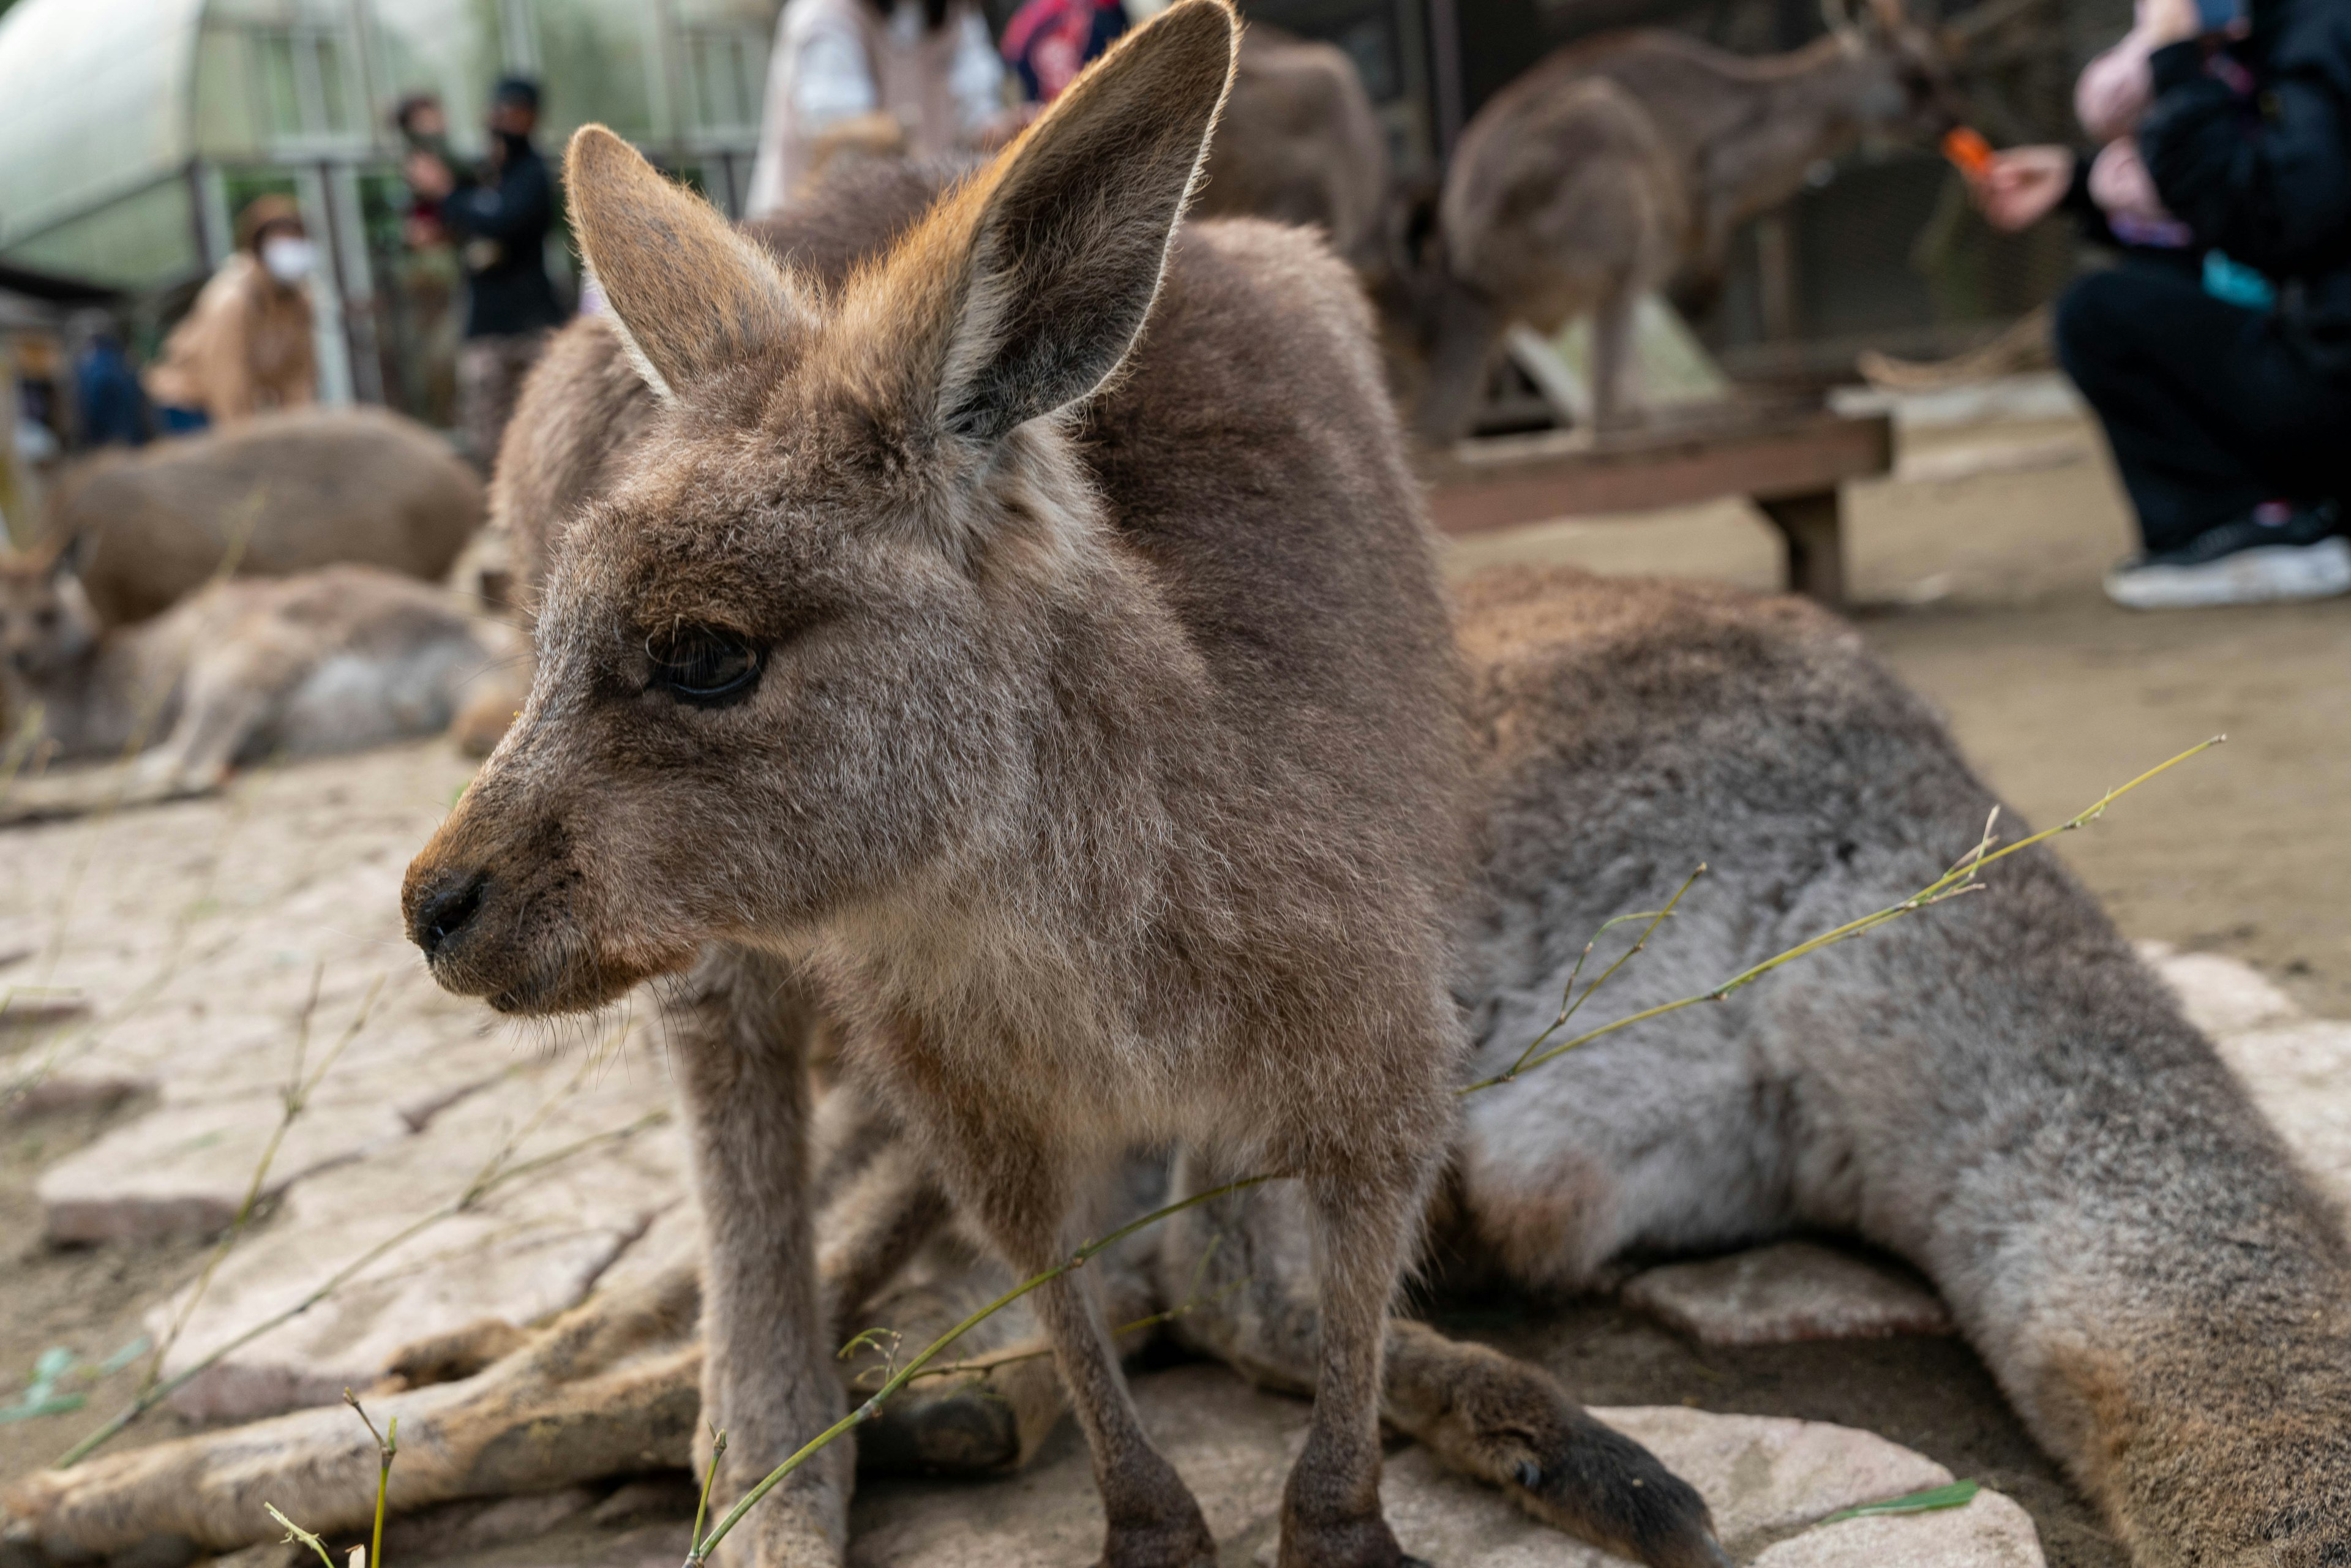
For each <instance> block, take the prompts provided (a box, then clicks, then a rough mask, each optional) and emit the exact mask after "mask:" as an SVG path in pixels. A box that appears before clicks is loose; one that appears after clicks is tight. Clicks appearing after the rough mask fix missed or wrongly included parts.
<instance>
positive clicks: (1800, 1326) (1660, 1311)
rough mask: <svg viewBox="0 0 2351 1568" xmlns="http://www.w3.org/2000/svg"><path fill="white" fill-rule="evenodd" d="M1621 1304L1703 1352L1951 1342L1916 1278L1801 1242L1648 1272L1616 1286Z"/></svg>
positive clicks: (1939, 1307) (1938, 1309)
mask: <svg viewBox="0 0 2351 1568" xmlns="http://www.w3.org/2000/svg"><path fill="white" fill-rule="evenodd" d="M1625 1303H1626V1304H1627V1305H1628V1306H1633V1307H1637V1308H1638V1309H1640V1310H1641V1311H1642V1312H1646V1313H1648V1314H1649V1315H1650V1316H1651V1317H1654V1318H1656V1319H1658V1320H1659V1321H1661V1322H1665V1323H1666V1324H1667V1325H1668V1326H1670V1327H1672V1328H1676V1329H1678V1330H1680V1331H1681V1332H1682V1333H1686V1334H1688V1335H1690V1336H1691V1337H1692V1338H1694V1339H1697V1340H1698V1341H1699V1342H1701V1343H1706V1344H1785V1343H1791V1342H1792V1341H1796V1340H1808V1339H1883V1338H1886V1337H1888V1336H1890V1335H1893V1334H1945V1333H1950V1332H1951V1319H1950V1314H1949V1312H1946V1311H1945V1310H1944V1308H1943V1302H1942V1300H1941V1298H1939V1297H1938V1296H1937V1295H1936V1294H1935V1292H1934V1291H1932V1290H1930V1289H1928V1286H1927V1285H1926V1283H1925V1282H1924V1281H1921V1280H1920V1279H1919V1278H1918V1277H1917V1275H1916V1274H1912V1273H1910V1272H1908V1271H1907V1270H1896V1269H1895V1268H1892V1267H1890V1266H1887V1265H1885V1264H1881V1263H1876V1262H1874V1261H1872V1260H1869V1259H1866V1258H1861V1257H1857V1256H1855V1255H1854V1254H1852V1253H1849V1252H1842V1251H1838V1250H1836V1249H1833V1248H1828V1247H1823V1246H1820V1245H1817V1244H1816V1243H1813V1242H1810V1241H1783V1242H1780V1243H1778V1244H1776V1245H1773V1246H1770V1247H1756V1248H1751V1249H1749V1250H1747V1251H1744V1252H1734V1253H1731V1254H1730V1255H1729V1256H1728V1257H1723V1258H1709V1259H1707V1260H1704V1261H1701V1262H1696V1263H1668V1264H1666V1265H1664V1266H1663V1267H1661V1268H1656V1269H1650V1270H1645V1271H1644V1272H1642V1273H1639V1274H1635V1276H1633V1278H1632V1279H1631V1280H1629V1281H1626V1282H1625Z"/></svg>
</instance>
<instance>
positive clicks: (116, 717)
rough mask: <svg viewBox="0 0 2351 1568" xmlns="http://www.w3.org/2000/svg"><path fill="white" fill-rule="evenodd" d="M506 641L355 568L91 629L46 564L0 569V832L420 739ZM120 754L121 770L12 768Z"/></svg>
mask: <svg viewBox="0 0 2351 1568" xmlns="http://www.w3.org/2000/svg"><path fill="white" fill-rule="evenodd" d="M521 651H522V641H521V638H520V635H519V634H518V633H517V632H513V631H512V630H510V629H508V628H507V627H505V626H503V625H500V624H497V623H496V622H489V621H486V620H484V619H482V618H481V617H479V616H477V615H475V614H471V613H469V612H468V611H467V608H466V607H465V605H463V604H462V603H460V602H459V601H458V600H457V599H456V597H455V595H452V594H450V593H449V592H447V591H444V590H443V589H440V588H437V587H435V586H434V585H432V584H430V583H423V582H418V581H416V580H413V579H411V578H406V577H402V576H398V575H396V574H394V573H392V572H388V571H382V570H377V569H376V568H373V567H363V566H343V567H329V568H327V569H326V570H321V571H311V572H303V573H299V574H298V575H296V576H292V577H284V578H274V579H261V578H233V579H225V580H217V581H215V582H214V583H213V584H212V585H211V586H210V587H208V588H204V589H203V590H201V591H197V592H196V593H194V594H192V595H190V596H189V597H187V598H186V599H184V600H183V601H181V602H180V603H179V604H178V605H176V606H175V607H173V608H172V609H171V610H168V611H166V612H163V613H162V614H161V615H159V616H156V617H154V618H153V619H152V620H148V621H144V622H140V623H139V624H138V625H135V626H123V627H118V628H115V629H113V630H111V631H109V630H106V629H104V628H102V627H101V626H100V624H99V618H98V616H97V614H96V613H95V612H93V611H92V610H91V608H90V605H89V596H88V595H87V593H86V592H85V591H83V588H82V584H81V582H80V580H79V579H78V577H76V576H75V574H74V572H73V570H72V568H71V566H70V564H69V563H68V560H67V559H66V558H65V557H64V556H63V555H62V554H61V553H57V552H51V553H47V554H43V555H35V556H29V557H28V556H18V557H15V558H10V559H0V734H5V737H7V738H6V740H5V742H0V745H5V747H6V751H7V757H8V763H7V766H6V767H5V768H0V822H8V821H27V820H31V819H36V818H41V817H50V816H60V815H72V814H75V813H78V812H80V811H86V810H99V809H101V808H106V807H111V806H116V805H128V804H137V803H140V802H144V801H153V800H170V799H173V798H175V797H179V796H183V795H193V794H202V793H204V792H205V791H208V790H211V789H218V788H219V787H220V785H221V784H222V783H223V781H225V779H227V777H228V775H229V771H230V769H231V768H234V767H235V766H236V765H237V764H239V763H249V762H255V761H258V760H260V759H262V758H266V757H287V758H298V757H315V756H320V755H324V754H327V753H330V752H340V751H355V750H359V749H360V748H362V747H369V746H380V745H382V744H383V743H384V742H386V741H391V740H398V739H401V738H403V737H409V736H420V735H437V734H439V733H440V732H441V731H442V730H443V729H444V728H446V727H448V724H449V720H450V717H451V716H452V715H453V714H454V713H455V711H456V708H457V706H458V704H459V702H460V701H461V699H462V698H463V697H464V696H465V695H466V691H467V685H468V683H470V682H472V681H474V680H475V679H477V678H478V677H480V676H481V675H482V674H484V673H485V672H486V671H488V670H490V669H491V668H493V667H494V666H496V664H499V663H501V662H502V661H506V660H509V659H513V658H516V657H517V656H519V654H520V653H521ZM97 758H108V759H120V760H121V761H123V762H125V763H127V764H128V765H129V766H128V772H127V773H126V774H124V775H121V776H116V775H113V774H109V773H89V772H82V773H75V774H69V775H66V776H62V777H57V778H27V777H24V774H25V773H26V771H28V770H31V769H35V768H38V767H40V766H43V765H45V764H46V763H47V762H48V761H50V760H63V761H89V760H92V759H97Z"/></svg>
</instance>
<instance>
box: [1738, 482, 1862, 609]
mask: <svg viewBox="0 0 2351 1568" xmlns="http://www.w3.org/2000/svg"><path fill="white" fill-rule="evenodd" d="M1756 505H1757V506H1758V507H1761V508H1762V511H1763V515H1764V516H1765V517H1769V518H1771V524H1772V526H1773V527H1774V528H1778V529H1779V530H1780V534H1781V537H1782V538H1785V539H1786V540H1787V541H1788V588H1789V591H1791V592H1794V593H1801V594H1802V595H1803V596H1804V597H1805V598H1807V599H1812V600H1816V601H1819V602H1821V603H1823V604H1825V605H1828V606H1829V607H1831V608H1832V609H1841V608H1843V607H1844V497H1842V496H1841V495H1839V493H1838V492H1836V491H1834V490H1822V491H1818V492H1816V493H1814V494H1813V495H1809V496H1783V497H1780V498H1779V499H1777V500H1771V501H1758V502H1757V503H1756Z"/></svg>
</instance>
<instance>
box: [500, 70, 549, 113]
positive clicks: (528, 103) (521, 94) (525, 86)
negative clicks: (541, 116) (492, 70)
mask: <svg viewBox="0 0 2351 1568" xmlns="http://www.w3.org/2000/svg"><path fill="white" fill-rule="evenodd" d="M490 101H491V102H492V103H511V104H514V105H517V107H519V108H523V109H527V110H530V111H531V112H532V113H533V114H536V113H538V83H537V82H535V81H533V80H531V79H530V78H528V77H500V78H498V85H497V86H496V87H494V88H492V89H490Z"/></svg>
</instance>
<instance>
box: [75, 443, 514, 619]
mask: <svg viewBox="0 0 2351 1568" xmlns="http://www.w3.org/2000/svg"><path fill="white" fill-rule="evenodd" d="M483 515H484V512H483V497H482V484H481V481H480V480H479V479H477V478H475V476H474V471H473V469H472V468H470V467H468V466H467V465H465V462H464V461H463V460H461V459H460V458H459V457H458V456H457V455H456V454H455V453H454V452H452V451H450V449H449V444H448V443H447V442H445V441H444V440H442V439H441V438H440V437H439V436H437V435H435V434H433V432H431V431H429V430H427V429H425V428H424V427H423V425H421V424H418V423H416V422H415V421H413V420H410V419H403V418H402V417H401V416H400V415H399V414H396V413H392V412H390V411H389V410H386V409H380V408H340V409H316V408H313V409H296V410H291V411H288V412H286V413H266V414H262V415H260V416H258V417H257V418H255V419H251V420H247V421H245V422H243V423H239V424H238V425H237V426H236V427H235V429H232V430H226V431H222V432H219V433H217V434H202V435H193V436H188V437H185V438H183V439H180V440H173V441H164V442H159V443H157V444H154V445H152V446H150V447H148V448H147V449H145V450H144V451H142V452H140V453H138V454H136V455H131V456H123V457H112V456H110V457H105V458H101V459H99V460H98V461H96V462H93V463H90V464H87V465H82V466H81V467H80V468H78V469H77V470H76V471H75V472H74V473H72V474H71V475H69V476H68V478H67V480H66V482H65V484H64V485H63V486H60V487H59V489H58V491H57V494H56V496H55V497H54V498H53V499H52V501H51V503H50V508H49V513H48V517H47V535H46V538H47V542H48V544H49V545H50V546H51V547H53V548H54V547H55V546H57V545H58V544H61V543H64V544H69V545H70V548H71V549H72V550H73V552H74V556H75V560H76V570H77V571H78V574H79V576H80V578H81V583H82V588H83V590H84V591H85V592H86V593H87V594H88V596H89V603H90V607H91V608H92V609H93V610H95V611H96V612H98V616H99V620H100V621H101V622H104V623H105V624H106V625H109V626H120V625H124V624H127V623H129V622H133V621H143V620H145V619H147V618H148V617H149V616H151V615H160V614H162V612H164V611H165V610H168V609H170V608H171V607H172V605H174V604H176V603H178V602H179V601H181V600H182V599H183V598H184V597H186V596H187V595H188V594H190V593H193V592H194V591H196V590H197V589H199V588H202V587H203V586H204V584H205V583H206V582H208V581H210V580H212V579H213V578H214V576H215V575H217V574H218V573H219V572H220V571H222V570H224V568H225V569H226V570H231V571H234V572H235V573H237V574H239V575H242V576H247V577H284V576H286V575H287V574H289V573H292V572H297V571H307V570H310V569H311V568H313V567H321V566H331V565H334V564H336V563H338V562H344V561H350V562H357V563H361V564H365V565H370V566H377V567H381V568H383V569H384V570H388V571H397V572H401V573H403V574H404V575H406V576H409V577H414V578H421V579H423V580H427V581H437V580H440V578H441V577H442V575H443V574H444V573H445V572H446V571H447V570H449V567H450V564H451V563H452V562H454V561H455V559H457V554H458V552H459V551H460V550H462V549H464V548H465V541H466V540H467V539H468V538H471V537H472V536H473V533H474V530H475V529H476V528H480V527H481V524H482V518H483Z"/></svg>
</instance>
